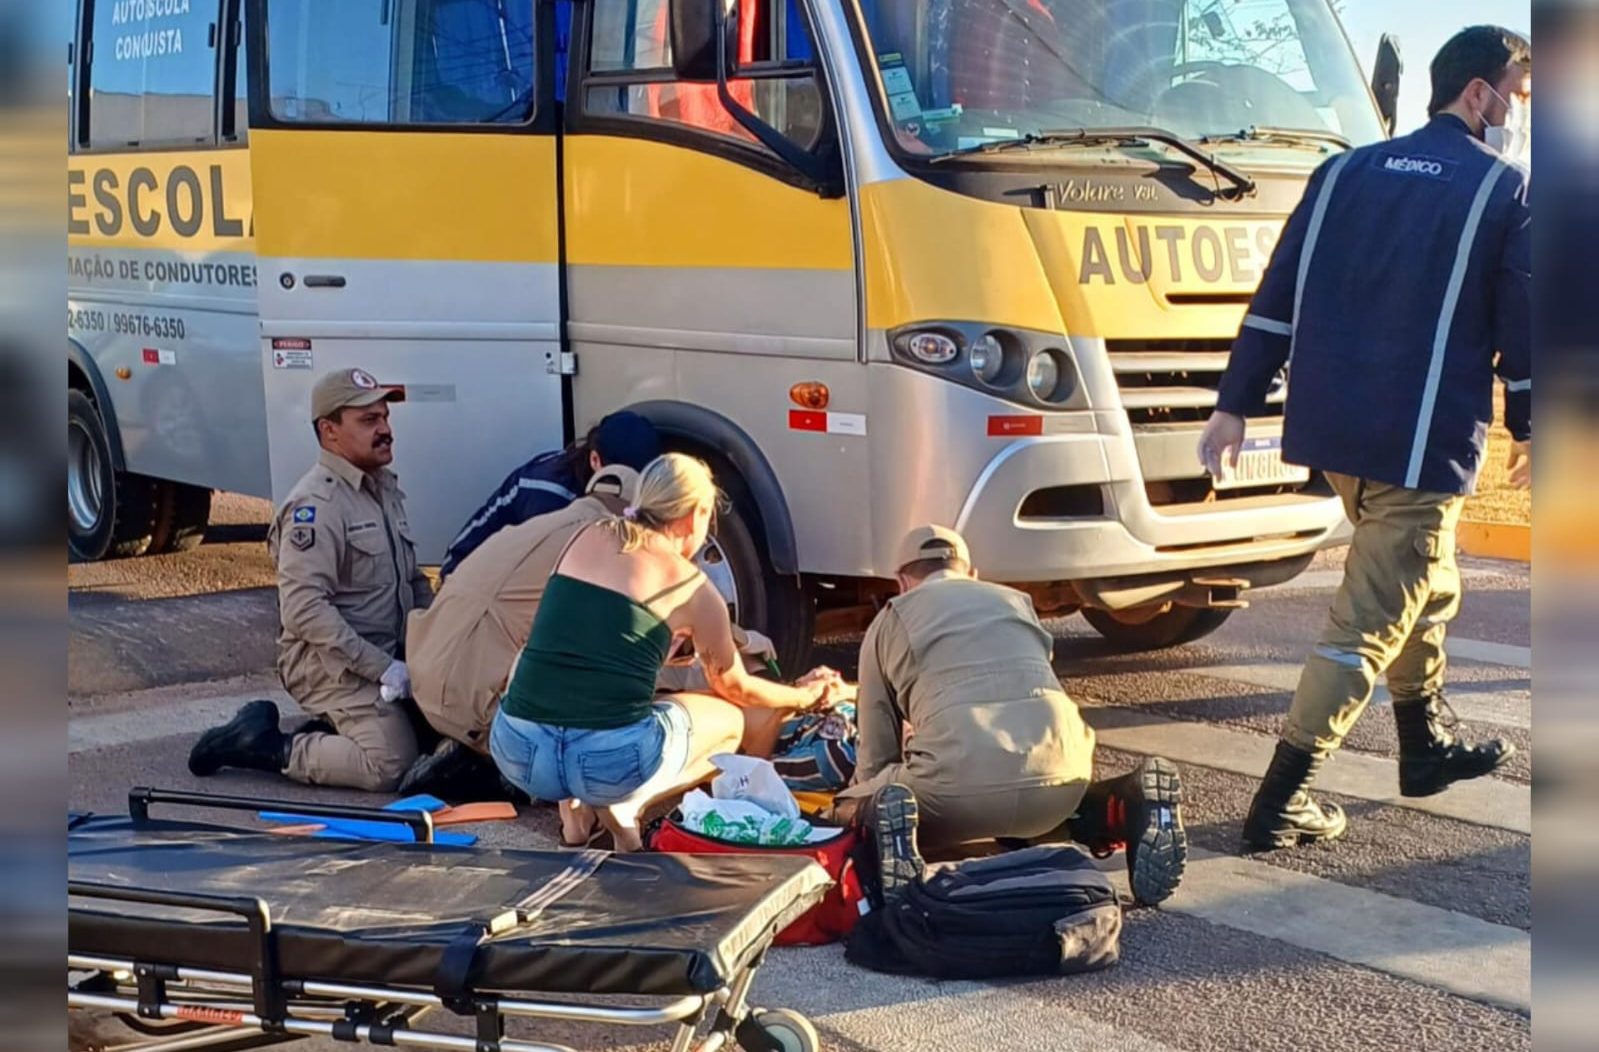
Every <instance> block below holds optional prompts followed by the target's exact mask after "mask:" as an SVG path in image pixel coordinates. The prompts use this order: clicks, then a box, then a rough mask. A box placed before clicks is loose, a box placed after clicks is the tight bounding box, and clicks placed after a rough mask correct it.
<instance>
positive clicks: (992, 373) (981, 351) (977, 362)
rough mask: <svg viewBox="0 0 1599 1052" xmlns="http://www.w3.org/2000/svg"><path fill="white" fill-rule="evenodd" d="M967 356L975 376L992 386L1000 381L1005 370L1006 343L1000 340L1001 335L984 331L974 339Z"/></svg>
mask: <svg viewBox="0 0 1599 1052" xmlns="http://www.w3.org/2000/svg"><path fill="white" fill-rule="evenodd" d="M967 357H968V358H969V359H970V360H971V363H972V374H973V375H974V376H976V377H977V378H978V379H979V380H981V381H983V383H985V384H988V385H989V386H990V387H993V386H994V385H995V384H997V383H999V376H1000V373H1002V372H1004V370H1005V345H1004V344H1002V343H1000V342H999V337H997V336H995V335H994V334H993V333H991V332H985V333H983V335H981V336H979V337H978V338H977V339H975V340H973V341H972V348H971V350H970V351H968V352H967Z"/></svg>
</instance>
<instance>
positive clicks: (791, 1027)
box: [739, 1008, 822, 1052]
mask: <svg viewBox="0 0 1599 1052" xmlns="http://www.w3.org/2000/svg"><path fill="white" fill-rule="evenodd" d="M751 1022H753V1023H754V1024H755V1025H756V1026H757V1027H758V1028H760V1031H761V1034H762V1036H764V1037H765V1038H766V1039H767V1040H768V1041H770V1042H773V1043H775V1044H776V1046H777V1047H778V1048H779V1049H781V1050H782V1052H821V1050H822V1039H821V1037H820V1036H819V1035H818V1034H817V1033H816V1028H815V1027H814V1026H812V1025H811V1021H810V1020H809V1019H806V1018H805V1017H804V1016H802V1015H800V1014H799V1013H798V1012H796V1011H794V1010H793V1009H790V1008H766V1009H762V1010H760V1011H758V1012H756V1013H755V1014H754V1015H753V1016H752V1017H751ZM739 1044H740V1045H741V1046H742V1047H743V1048H744V1049H745V1050H746V1052H759V1049H758V1046H754V1045H752V1044H751V1043H749V1042H745V1041H743V1040H740V1041H739Z"/></svg>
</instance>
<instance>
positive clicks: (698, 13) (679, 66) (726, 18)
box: [668, 0, 738, 84]
mask: <svg viewBox="0 0 1599 1052" xmlns="http://www.w3.org/2000/svg"><path fill="white" fill-rule="evenodd" d="M718 4H721V5H723V6H722V11H723V18H722V19H720V20H718V18H717V17H716V16H717V10H716V8H717V5H718ZM668 21H669V23H670V27H669V28H670V32H671V42H672V72H673V73H675V74H676V75H677V77H678V79H679V80H686V81H693V82H698V83H702V84H714V83H716V78H717V52H718V51H720V52H721V53H722V54H723V55H725V56H726V62H727V72H728V73H729V74H731V73H732V72H733V61H734V57H735V56H736V55H737V54H738V52H737V51H735V50H733V49H731V48H729V47H728V44H727V42H728V41H729V40H732V39H736V34H737V32H738V7H737V6H736V5H729V4H728V3H727V0H670V8H669V11H668ZM718 21H721V23H722V27H723V28H722V31H720V32H719V31H718V29H717V22H718Z"/></svg>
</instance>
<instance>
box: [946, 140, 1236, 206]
mask: <svg viewBox="0 0 1599 1052" xmlns="http://www.w3.org/2000/svg"><path fill="white" fill-rule="evenodd" d="M1146 142H1158V143H1160V144H1161V145H1163V146H1168V147H1170V148H1171V149H1173V150H1176V151H1177V152H1178V153H1180V154H1182V155H1183V156H1185V157H1188V158H1190V159H1191V160H1195V161H1198V162H1199V163H1200V164H1202V165H1204V166H1205V167H1206V168H1208V169H1210V170H1211V171H1212V172H1214V173H1215V174H1217V175H1219V176H1221V177H1222V178H1223V179H1226V180H1227V181H1228V182H1230V183H1232V184H1233V191H1232V193H1233V196H1236V197H1243V196H1246V195H1248V194H1252V193H1254V192H1255V180H1253V179H1251V178H1250V177H1249V176H1247V175H1245V174H1244V173H1243V172H1240V171H1239V170H1238V169H1236V168H1234V167H1233V166H1232V165H1230V164H1228V163H1226V162H1225V161H1220V160H1217V159H1216V158H1215V157H1214V156H1212V155H1211V154H1208V153H1206V152H1205V151H1204V150H1201V149H1200V148H1199V147H1197V146H1195V145H1194V144H1193V143H1191V142H1189V141H1188V140H1187V139H1184V138H1183V137H1182V136H1180V135H1178V134H1177V133H1176V132H1169V131H1166V130H1165V129H1164V128H1146V127H1143V126H1136V127H1127V128H1076V129H1070V130H1060V131H1041V132H1032V133H1029V134H1027V135H1024V136H1022V137H1021V138H1019V139H996V140H995V141H993V142H985V143H979V144H978V145H976V146H971V147H968V148H966V149H964V150H956V151H955V152H953V153H946V154H940V155H939V156H937V157H935V158H933V160H932V163H934V164H937V163H939V162H940V161H946V160H949V159H950V158H952V157H970V156H971V155H973V154H981V153H1000V152H1003V151H1006V150H1024V149H1035V148H1038V147H1069V146H1098V145H1101V144H1103V143H1119V144H1122V145H1129V146H1130V145H1140V144H1143V143H1146Z"/></svg>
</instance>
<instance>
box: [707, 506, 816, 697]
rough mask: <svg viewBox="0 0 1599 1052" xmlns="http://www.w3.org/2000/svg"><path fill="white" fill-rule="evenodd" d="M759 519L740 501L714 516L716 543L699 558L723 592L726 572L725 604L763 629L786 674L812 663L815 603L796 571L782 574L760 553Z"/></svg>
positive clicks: (798, 672)
mask: <svg viewBox="0 0 1599 1052" xmlns="http://www.w3.org/2000/svg"><path fill="white" fill-rule="evenodd" d="M758 528H759V523H758V520H756V519H755V517H754V516H753V515H752V514H751V513H750V511H749V510H748V507H747V506H746V505H745V503H744V502H743V501H739V500H735V501H733V503H732V506H731V507H730V508H729V509H728V510H727V511H726V512H725V513H719V514H718V515H717V517H716V533H715V536H714V538H713V541H714V543H713V544H711V545H707V551H706V555H705V556H703V557H702V558H701V565H702V566H704V568H705V571H706V576H708V577H709V578H710V579H711V582H712V583H713V584H716V585H717V587H718V588H719V589H721V590H722V593H723V595H727V588H726V585H725V584H724V582H725V580H726V578H727V577H728V576H729V575H730V576H731V579H732V583H733V587H734V589H735V591H736V595H735V596H731V597H729V598H730V600H731V601H730V602H729V604H728V605H729V607H730V608H731V613H732V614H733V616H734V617H736V618H737V621H738V624H740V625H741V626H743V627H744V628H752V629H754V630H755V631H757V632H763V633H765V634H766V635H767V636H768V637H769V638H770V639H771V640H772V645H773V646H775V647H776V648H777V663H778V667H779V668H780V669H781V671H782V673H783V675H784V676H785V677H787V678H789V679H793V678H794V677H795V676H798V675H801V674H802V673H804V672H805V671H806V670H807V669H808V668H809V667H810V666H809V664H808V662H809V661H810V655H811V639H812V635H813V633H814V631H815V628H816V603H815V601H814V600H813V599H812V597H811V595H810V593H809V591H808V590H807V589H806V588H805V586H804V584H803V583H802V582H801V581H800V579H799V578H798V577H789V576H780V575H778V574H776V573H774V572H773V571H772V569H771V564H770V563H769V562H768V561H767V560H766V559H765V558H764V557H763V556H762V553H761V549H760V548H759V547H757V545H756V542H755V537H756V536H757V533H756V531H757V529H758Z"/></svg>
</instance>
